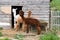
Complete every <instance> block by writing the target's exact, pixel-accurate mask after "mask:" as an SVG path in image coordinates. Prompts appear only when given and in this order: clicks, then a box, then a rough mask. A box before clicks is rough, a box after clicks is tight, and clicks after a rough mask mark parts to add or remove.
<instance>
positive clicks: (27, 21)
mask: <svg viewBox="0 0 60 40" xmlns="http://www.w3.org/2000/svg"><path fill="white" fill-rule="evenodd" d="M19 15H20V16H21V17H22V19H23V22H24V23H25V26H24V30H26V31H27V33H29V25H35V27H36V29H37V34H40V33H41V28H40V21H38V20H37V19H34V18H30V17H29V18H28V17H27V18H25V17H24V12H23V11H22V10H20V11H19Z"/></svg>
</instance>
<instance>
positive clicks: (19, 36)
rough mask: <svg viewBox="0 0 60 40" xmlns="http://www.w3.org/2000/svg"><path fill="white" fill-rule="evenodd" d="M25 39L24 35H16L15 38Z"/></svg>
mask: <svg viewBox="0 0 60 40" xmlns="http://www.w3.org/2000/svg"><path fill="white" fill-rule="evenodd" d="M24 37H25V36H24V35H22V34H16V35H15V36H14V38H15V39H18V40H23V38H24Z"/></svg>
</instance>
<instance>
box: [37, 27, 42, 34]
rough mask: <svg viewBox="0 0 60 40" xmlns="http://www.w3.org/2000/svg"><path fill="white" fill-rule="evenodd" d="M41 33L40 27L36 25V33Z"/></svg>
mask: <svg viewBox="0 0 60 40" xmlns="http://www.w3.org/2000/svg"><path fill="white" fill-rule="evenodd" d="M40 33H41V29H40V27H37V34H38V35H39V34H40Z"/></svg>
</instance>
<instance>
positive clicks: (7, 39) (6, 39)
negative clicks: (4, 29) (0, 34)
mask: <svg viewBox="0 0 60 40" xmlns="http://www.w3.org/2000/svg"><path fill="white" fill-rule="evenodd" d="M0 40H10V39H9V38H3V39H2V38H0Z"/></svg>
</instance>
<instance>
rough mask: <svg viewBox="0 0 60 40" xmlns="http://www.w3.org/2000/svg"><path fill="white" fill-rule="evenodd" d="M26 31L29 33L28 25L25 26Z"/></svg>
mask: <svg viewBox="0 0 60 40" xmlns="http://www.w3.org/2000/svg"><path fill="white" fill-rule="evenodd" d="M26 31H27V33H29V26H28V25H27V30H26Z"/></svg>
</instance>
